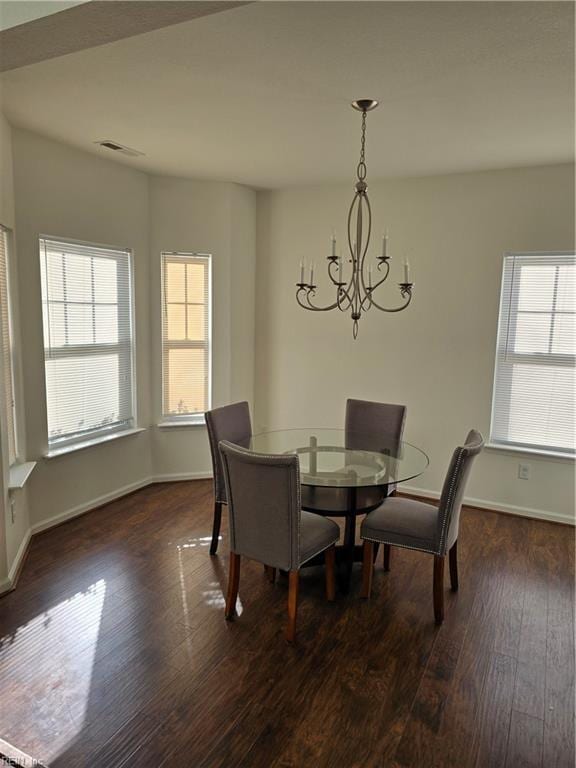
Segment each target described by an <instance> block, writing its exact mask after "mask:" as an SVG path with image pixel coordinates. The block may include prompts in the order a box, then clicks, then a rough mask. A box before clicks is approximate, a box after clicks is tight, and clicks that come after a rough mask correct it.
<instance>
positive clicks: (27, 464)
mask: <svg viewBox="0 0 576 768" xmlns="http://www.w3.org/2000/svg"><path fill="white" fill-rule="evenodd" d="M35 466H36V462H35V461H24V462H22V464H12V466H11V467H10V472H9V480H8V490H9V491H16V490H18V489H19V488H24V486H25V485H26V482H27V480H28V478H29V477H30V475H31V474H32V470H33V469H34V467H35Z"/></svg>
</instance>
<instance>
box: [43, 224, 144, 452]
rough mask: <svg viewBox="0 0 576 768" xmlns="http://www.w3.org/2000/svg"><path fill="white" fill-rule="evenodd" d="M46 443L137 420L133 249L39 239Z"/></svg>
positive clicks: (65, 442)
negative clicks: (133, 327)
mask: <svg viewBox="0 0 576 768" xmlns="http://www.w3.org/2000/svg"><path fill="white" fill-rule="evenodd" d="M40 266H41V273H42V311H43V321H44V355H45V372H46V399H47V411H48V448H49V452H52V451H55V452H57V451H58V450H60V449H61V448H63V447H65V446H73V445H76V444H79V443H83V442H86V441H92V440H96V439H100V438H103V437H109V436H111V435H113V434H114V433H117V432H121V431H124V430H126V429H130V428H132V427H133V426H134V397H133V379H134V376H133V336H132V265H131V254H130V251H127V250H123V249H120V248H106V247H102V246H97V245H88V244H85V245H84V244H80V243H72V242H66V241H62V240H50V239H47V238H41V239H40Z"/></svg>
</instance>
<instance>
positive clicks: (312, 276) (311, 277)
mask: <svg viewBox="0 0 576 768" xmlns="http://www.w3.org/2000/svg"><path fill="white" fill-rule="evenodd" d="M314 266H315V265H314V262H312V264H310V285H314Z"/></svg>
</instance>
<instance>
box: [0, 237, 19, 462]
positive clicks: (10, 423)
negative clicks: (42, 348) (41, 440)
mask: <svg viewBox="0 0 576 768" xmlns="http://www.w3.org/2000/svg"><path fill="white" fill-rule="evenodd" d="M0 324H1V326H2V377H3V384H4V398H5V400H4V407H5V410H6V426H7V431H8V463H9V464H10V465H12V464H14V463H15V461H16V459H17V454H18V451H17V445H16V413H15V403H14V357H13V342H12V328H13V326H12V316H11V311H10V291H9V279H8V230H6V229H5V228H4V227H2V226H0Z"/></svg>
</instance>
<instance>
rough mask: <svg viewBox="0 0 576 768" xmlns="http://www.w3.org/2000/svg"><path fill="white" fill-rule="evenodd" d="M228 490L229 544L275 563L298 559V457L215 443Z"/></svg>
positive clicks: (294, 564) (294, 563) (289, 565)
mask: <svg viewBox="0 0 576 768" xmlns="http://www.w3.org/2000/svg"><path fill="white" fill-rule="evenodd" d="M220 453H221V456H222V466H223V469H224V480H225V483H226V492H227V494H228V513H229V519H230V549H231V550H232V551H233V552H235V553H236V554H238V555H245V556H246V557H250V558H252V559H254V560H259V561H260V562H262V563H265V564H266V565H271V566H273V567H274V568H281V569H282V570H285V571H291V570H293V569H296V568H298V567H299V564H300V562H299V561H300V506H301V505H300V463H299V460H298V456H296V455H294V454H292V455H282V456H269V455H262V454H258V453H253V452H252V451H248V450H246V449H244V448H240V447H239V446H237V445H233V444H232V443H230V442H227V441H222V442H221V443H220Z"/></svg>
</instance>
